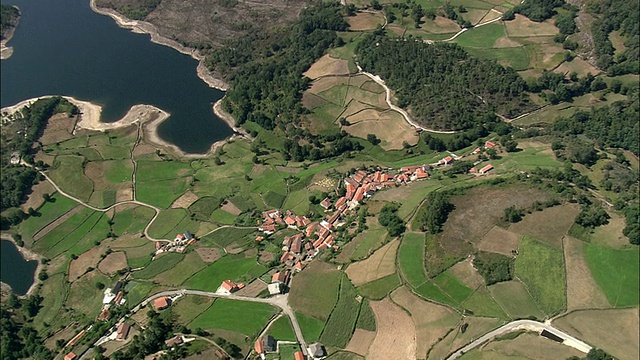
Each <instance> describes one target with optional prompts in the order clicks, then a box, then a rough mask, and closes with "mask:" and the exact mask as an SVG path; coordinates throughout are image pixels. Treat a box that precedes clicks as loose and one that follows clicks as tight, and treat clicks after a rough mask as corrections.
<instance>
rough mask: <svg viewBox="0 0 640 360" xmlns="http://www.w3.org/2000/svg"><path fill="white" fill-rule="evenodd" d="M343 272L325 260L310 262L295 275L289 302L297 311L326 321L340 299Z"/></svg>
mask: <svg viewBox="0 0 640 360" xmlns="http://www.w3.org/2000/svg"><path fill="white" fill-rule="evenodd" d="M340 277H341V272H340V271H338V270H337V269H336V268H335V267H334V266H332V265H329V264H327V263H324V262H320V261H314V262H312V263H310V264H309V265H308V266H307V267H306V268H305V269H304V270H303V271H302V272H300V274H298V275H296V276H294V277H293V280H292V282H291V290H290V292H289V304H290V305H291V307H292V308H293V309H294V310H295V311H296V312H301V313H304V314H306V315H310V316H312V317H314V318H317V319H320V320H324V321H326V320H327V319H328V318H329V315H330V314H331V311H332V310H333V308H334V305H335V304H336V302H337V300H338V292H339V291H340Z"/></svg>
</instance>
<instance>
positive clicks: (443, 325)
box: [391, 286, 460, 359]
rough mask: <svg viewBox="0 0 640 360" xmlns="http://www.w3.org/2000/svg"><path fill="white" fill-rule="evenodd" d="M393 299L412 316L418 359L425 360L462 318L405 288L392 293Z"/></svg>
mask: <svg viewBox="0 0 640 360" xmlns="http://www.w3.org/2000/svg"><path fill="white" fill-rule="evenodd" d="M391 299H392V300H393V302H395V303H396V304H398V305H400V306H401V307H403V308H404V309H406V310H407V311H408V312H409V313H410V314H411V320H413V325H414V327H415V332H416V344H417V348H416V357H417V358H418V359H424V358H425V357H426V354H427V351H429V349H430V348H431V347H432V346H433V345H434V344H435V343H437V342H438V340H439V339H440V338H442V337H443V336H445V335H446V334H447V333H448V332H449V331H450V330H451V329H452V328H453V327H455V326H456V324H458V322H459V321H460V316H459V315H458V314H457V313H456V312H455V311H453V310H451V309H449V308H447V307H445V306H442V305H437V304H434V303H431V302H427V301H424V300H422V299H420V298H419V297H417V296H415V295H413V294H412V293H411V291H409V289H407V288H406V287H404V286H403V287H400V288H398V289H397V290H396V291H394V292H393V293H391Z"/></svg>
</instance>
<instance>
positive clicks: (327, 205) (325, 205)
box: [320, 198, 331, 209]
mask: <svg viewBox="0 0 640 360" xmlns="http://www.w3.org/2000/svg"><path fill="white" fill-rule="evenodd" d="M320 206H322V207H323V208H325V209H328V208H330V207H331V200H329V198H324V200H322V201H321V202H320Z"/></svg>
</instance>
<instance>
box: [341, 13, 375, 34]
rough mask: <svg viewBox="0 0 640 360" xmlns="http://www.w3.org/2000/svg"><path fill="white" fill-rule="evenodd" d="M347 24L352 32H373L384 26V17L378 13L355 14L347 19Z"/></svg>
mask: <svg viewBox="0 0 640 360" xmlns="http://www.w3.org/2000/svg"><path fill="white" fill-rule="evenodd" d="M347 22H348V23H349V30H352V31H364V30H373V29H375V28H376V26H378V25H382V24H384V17H383V16H382V15H381V14H379V13H375V14H373V13H357V14H356V16H350V17H348V18H347Z"/></svg>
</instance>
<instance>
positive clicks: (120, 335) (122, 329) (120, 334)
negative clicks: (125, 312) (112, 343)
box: [116, 322, 131, 340]
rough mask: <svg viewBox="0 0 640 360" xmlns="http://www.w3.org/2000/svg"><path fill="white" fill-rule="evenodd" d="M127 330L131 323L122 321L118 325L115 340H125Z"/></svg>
mask: <svg viewBox="0 0 640 360" xmlns="http://www.w3.org/2000/svg"><path fill="white" fill-rule="evenodd" d="M129 330H131V325H129V324H127V323H125V322H123V323H122V324H120V326H118V330H117V335H116V340H126V339H127V336H128V335H129Z"/></svg>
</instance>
